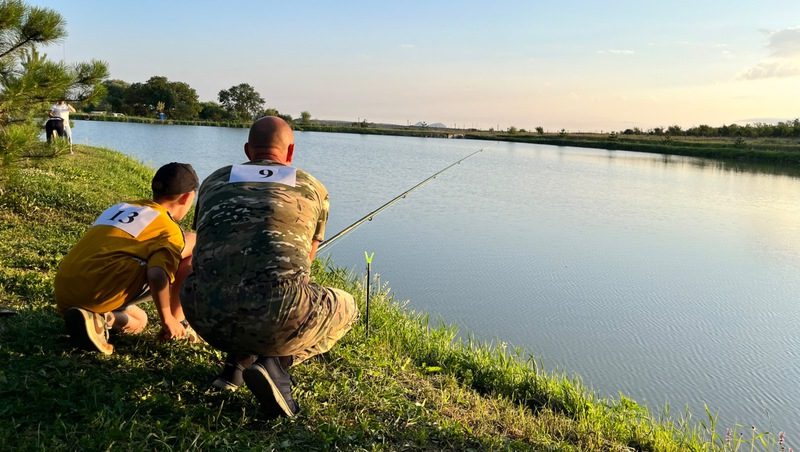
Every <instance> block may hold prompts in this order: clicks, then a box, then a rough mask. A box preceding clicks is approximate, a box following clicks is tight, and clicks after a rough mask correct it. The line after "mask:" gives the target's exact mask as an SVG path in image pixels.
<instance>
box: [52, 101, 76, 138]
mask: <svg viewBox="0 0 800 452" xmlns="http://www.w3.org/2000/svg"><path fill="white" fill-rule="evenodd" d="M70 112H72V113H74V112H75V108H74V107H73V106H72V105H70V104H68V103H67V101H66V100H65V99H60V100H59V101H58V102H56V104H55V105H53V106H52V107H50V113H49V117H50V119H49V121H53V120H55V121H58V119H59V118H60V119H61V122H62V125H63V128H64V135H66V136H67V141H68V142H69V144H70V145H72V130H71V129H70V127H69V114H70ZM56 130H57V129H56ZM59 136H62V135H61V134H60V133H59ZM47 141H50V136H48V137H47Z"/></svg>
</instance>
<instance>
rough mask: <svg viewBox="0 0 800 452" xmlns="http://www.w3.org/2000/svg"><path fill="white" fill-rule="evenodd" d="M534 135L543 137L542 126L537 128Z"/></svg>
mask: <svg viewBox="0 0 800 452" xmlns="http://www.w3.org/2000/svg"><path fill="white" fill-rule="evenodd" d="M536 133H538V134H539V135H544V127H542V126H539V127H537V128H536Z"/></svg>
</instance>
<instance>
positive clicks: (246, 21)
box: [28, 0, 800, 132]
mask: <svg viewBox="0 0 800 452" xmlns="http://www.w3.org/2000/svg"><path fill="white" fill-rule="evenodd" d="M28 3H29V4H33V5H39V6H46V7H49V8H52V9H55V10H56V11H58V12H60V13H61V14H62V15H63V16H64V18H65V19H66V22H67V31H68V33H69V36H68V37H67V38H66V39H65V40H63V41H62V42H60V43H58V44H56V45H53V46H50V47H48V48H46V49H45V50H44V51H45V52H46V53H47V55H48V56H49V57H50V58H52V59H57V60H61V59H63V60H65V61H66V62H67V63H74V62H79V61H87V60H91V59H99V60H103V61H106V62H107V63H108V64H109V68H110V72H111V78H114V79H121V80H125V81H127V82H130V83H133V82H145V81H146V80H147V79H149V78H150V77H151V76H154V75H161V76H166V77H167V78H168V79H169V80H171V81H182V82H186V83H188V84H189V85H190V86H191V87H193V88H194V89H195V90H197V93H198V95H199V97H200V100H202V101H212V100H213V101H216V100H217V93H218V92H219V91H220V90H222V89H227V88H230V87H231V86H234V85H238V84H239V83H248V84H250V85H252V86H253V87H255V89H256V90H257V91H258V92H259V93H260V94H261V95H262V97H264V98H265V99H266V104H267V107H273V108H277V109H278V110H280V111H281V112H282V113H288V114H291V115H292V116H295V117H296V116H299V115H300V112H302V111H308V112H310V113H311V115H312V117H313V118H318V119H336V120H348V121H350V120H352V121H358V120H363V119H366V120H367V121H370V122H388V123H395V124H409V123H410V124H414V123H416V122H420V121H425V122H427V123H429V124H430V123H436V122H441V123H444V124H446V125H448V126H450V127H478V128H484V129H485V128H499V129H507V128H508V127H511V126H514V127H516V128H524V129H533V128H535V127H537V126H541V127H544V128H545V129H546V130H549V131H555V130H561V129H566V130H568V131H595V132H600V131H611V130H622V129H625V128H631V127H640V128H642V129H645V130H646V129H648V128H652V127H662V126H663V127H666V126H669V125H679V126H681V127H684V128H687V127H692V126H697V125H700V124H709V125H712V126H719V125H722V124H730V123H734V122H736V123H748V122H751V123H752V122H775V121H778V120H790V119H794V118H797V117H800V1H797V0H792V1H784V0H781V1H771V0H762V1H758V2H756V1H740V0H727V1H718V0H710V1H702V0H695V1H683V0H679V1H678V0H676V1H667V0H663V1H658V2H656V1H648V0H637V1H628V0H619V1H607V2H601V1H573V0H562V1H533V0H530V1H503V0H499V1H493V2H488V1H485V2H475V1H460V2H456V1H436V0H428V1H415V0H408V1H402V2H399V1H398V2H380V1H374V0H373V1H344V0H342V1H338V2H323V1H320V0H318V1H307V2H288V1H285V0H284V1H280V2H274V1H269V0H263V1H243V0H242V1H238V0H229V1H226V2H219V1H206V0H195V1H192V2H186V1H154V0H136V1H130V0H128V1H117V0H104V1H100V0H97V1H91V0H70V1H49V2H46V1H39V0H34V1H29V2H28Z"/></svg>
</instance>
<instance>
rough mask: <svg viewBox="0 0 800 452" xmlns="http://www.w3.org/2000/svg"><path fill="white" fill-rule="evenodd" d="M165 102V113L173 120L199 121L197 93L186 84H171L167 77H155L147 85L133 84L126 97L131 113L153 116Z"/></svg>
mask: <svg viewBox="0 0 800 452" xmlns="http://www.w3.org/2000/svg"><path fill="white" fill-rule="evenodd" d="M159 102H163V103H164V107H163V111H164V113H166V115H167V117H169V118H171V119H197V118H198V115H199V113H200V108H201V107H200V101H199V99H198V97H197V91H195V90H194V88H192V87H190V86H189V85H188V84H186V83H184V82H170V81H169V80H168V79H167V78H166V77H163V76H153V77H150V79H149V80H147V82H145V83H134V84H132V85H131V86H130V87H129V88H128V90H127V91H126V95H125V103H126V104H127V105H128V108H130V109H131V113H132V114H135V115H139V116H152V115H153V114H155V112H156V111H158V103H159Z"/></svg>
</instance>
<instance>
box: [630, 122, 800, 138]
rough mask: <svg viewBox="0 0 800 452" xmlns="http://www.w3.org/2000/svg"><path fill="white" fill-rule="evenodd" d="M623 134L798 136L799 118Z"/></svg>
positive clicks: (637, 129) (636, 129) (676, 127)
mask: <svg viewBox="0 0 800 452" xmlns="http://www.w3.org/2000/svg"><path fill="white" fill-rule="evenodd" d="M620 133H622V134H623V135H666V136H686V137H733V138H737V137H741V138H800V119H795V120H792V121H780V122H778V123H775V124H766V123H754V124H746V125H743V126H742V125H739V124H729V125H722V126H719V127H713V126H709V125H706V124H701V125H699V126H695V127H690V128H688V129H685V130H684V129H681V127H680V126H677V125H674V126H669V127H667V128H663V127H655V128H653V129H648V130H644V131H643V130H642V129H640V128H638V127H634V128H633V129H625V130H623V131H621V132H620Z"/></svg>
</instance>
